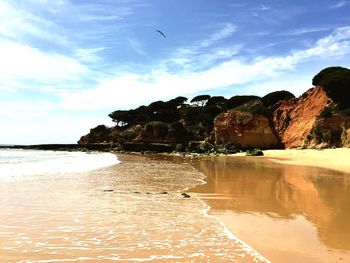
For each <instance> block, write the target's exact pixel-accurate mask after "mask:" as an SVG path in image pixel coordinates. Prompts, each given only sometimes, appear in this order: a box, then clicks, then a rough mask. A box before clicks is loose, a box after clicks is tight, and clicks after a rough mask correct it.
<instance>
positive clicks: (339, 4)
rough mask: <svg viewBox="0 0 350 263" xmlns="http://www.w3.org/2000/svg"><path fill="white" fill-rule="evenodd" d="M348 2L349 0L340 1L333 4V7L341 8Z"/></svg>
mask: <svg viewBox="0 0 350 263" xmlns="http://www.w3.org/2000/svg"><path fill="white" fill-rule="evenodd" d="M346 4H347V1H340V2H337V3H336V4H334V5H331V8H341V7H343V6H345V5H346Z"/></svg>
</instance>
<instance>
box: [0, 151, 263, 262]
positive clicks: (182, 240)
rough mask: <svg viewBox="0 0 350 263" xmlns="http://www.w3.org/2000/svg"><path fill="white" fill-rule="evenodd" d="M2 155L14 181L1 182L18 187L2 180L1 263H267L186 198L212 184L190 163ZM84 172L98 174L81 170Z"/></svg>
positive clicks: (140, 158) (56, 154)
mask: <svg viewBox="0 0 350 263" xmlns="http://www.w3.org/2000/svg"><path fill="white" fill-rule="evenodd" d="M5 153H6V154H5ZM1 154H2V156H3V157H2V167H3V168H2V169H3V170H2V172H5V173H11V174H12V175H11V177H8V175H6V174H1V176H2V177H3V178H15V180H0V262H21V263H24V262H26V263H27V262H36V263H39V262H40V263H44V262H266V261H267V260H266V259H265V258H263V257H262V256H261V255H260V254H259V253H258V252H257V251H255V250H254V249H253V248H252V247H250V246H249V245H247V244H246V243H244V242H243V241H241V240H240V239H238V238H237V237H236V236H235V235H234V234H233V233H231V232H230V231H229V230H228V229H227V228H226V227H225V225H224V224H223V223H222V222H220V221H219V220H218V219H217V218H215V217H213V216H210V215H209V214H208V210H209V207H208V206H207V205H206V204H205V203H204V202H203V201H202V200H200V199H198V198H196V197H195V196H192V197H191V198H184V196H183V195H182V193H183V191H188V189H190V188H192V187H194V186H196V185H199V184H203V183H204V178H205V177H204V175H203V174H202V173H200V172H198V171H197V170H196V169H195V168H194V167H193V166H192V165H191V164H189V163H181V164H179V163H174V162H171V161H163V160H158V159H152V158H150V157H143V156H131V155H119V156H118V159H119V160H120V161H121V163H117V162H118V160H116V157H115V156H114V155H109V154H84V153H64V152H44V153H42V152H36V151H34V152H33V151H28V152H21V151H20V152H16V151H3V152H2V153H1ZM4 154H5V155H4ZM112 157H114V158H112ZM111 164H112V165H111ZM16 165H18V167H16ZM85 165H87V166H88V167H89V168H90V169H91V170H85V171H84V172H82V171H81V170H80V169H82V168H84V166H85ZM107 165H108V166H107ZM9 166H11V167H12V168H14V170H15V171H16V172H13V171H11V169H9V168H8V167H9ZM4 167H7V168H6V169H5V168H4ZM98 167H100V168H99V169H97V168H98ZM23 169H24V170H23ZM26 169H28V170H26ZM84 169H86V167H85V168H84ZM190 194H191V193H190Z"/></svg>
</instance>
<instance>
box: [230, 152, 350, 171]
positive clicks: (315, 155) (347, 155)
mask: <svg viewBox="0 0 350 263" xmlns="http://www.w3.org/2000/svg"><path fill="white" fill-rule="evenodd" d="M244 155H245V154H244V153H239V154H236V155H232V156H244ZM264 156H265V158H268V159H270V160H272V161H275V162H277V163H281V164H290V165H302V166H315V167H322V168H329V169H333V170H337V171H341V172H345V173H350V148H337V149H324V150H314V149H306V150H296V149H287V150H266V151H264Z"/></svg>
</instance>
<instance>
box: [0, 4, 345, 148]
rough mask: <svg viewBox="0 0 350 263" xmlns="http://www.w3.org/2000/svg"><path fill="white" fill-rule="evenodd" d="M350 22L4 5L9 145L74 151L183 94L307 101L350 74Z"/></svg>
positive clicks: (249, 12)
mask: <svg viewBox="0 0 350 263" xmlns="http://www.w3.org/2000/svg"><path fill="white" fill-rule="evenodd" d="M349 14H350V1H342V0H319V1H305V0H304V1H300V0H294V1H291V0H278V1H277V0H275V1H267V0H260V1H256V0H251V1H243V0H220V1H214V0H186V1H185V0H177V1H174V0H114V1H113V0H99V1H97V0H95V1H92V0H55V1H52V0H26V1H23V0H0V22H1V27H0V107H1V111H0V144H1V143H3V144H4V143H16V144H36V143H74V142H76V141H77V140H78V139H79V137H80V136H81V135H83V134H86V133H87V132H88V131H89V129H90V128H92V127H94V126H96V125H98V124H107V125H112V123H111V122H110V120H109V117H108V116H107V115H108V114H109V113H110V112H112V111H113V110H116V109H130V108H133V107H137V106H139V105H142V104H149V103H150V102H152V101H155V100H168V99H171V98H174V97H176V96H180V95H182V96H186V97H188V98H190V99H191V98H192V97H193V96H195V95H198V94H210V95H223V96H225V97H227V98H230V97H232V96H234V95H239V94H253V95H259V96H263V95H265V94H267V93H269V92H271V91H275V90H282V89H284V90H289V91H291V92H293V93H294V94H295V95H301V94H302V93H303V92H304V91H306V90H307V89H308V88H310V87H311V79H312V77H313V76H314V75H315V74H316V73H318V72H319V71H320V70H321V69H323V68H325V67H328V66H334V65H340V66H344V67H350V16H349ZM157 29H159V30H161V31H163V32H164V33H165V35H166V38H163V37H162V36H161V35H160V34H159V33H157V32H156V30H157Z"/></svg>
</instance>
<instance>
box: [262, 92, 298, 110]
mask: <svg viewBox="0 0 350 263" xmlns="http://www.w3.org/2000/svg"><path fill="white" fill-rule="evenodd" d="M293 98H295V96H294V95H293V94H292V93H290V92H289V91H286V90H280V91H274V92H271V93H269V94H267V95H265V96H264V97H262V98H261V100H262V102H263V103H264V105H265V107H269V106H271V105H274V104H276V103H277V102H279V101H280V100H289V99H293Z"/></svg>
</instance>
